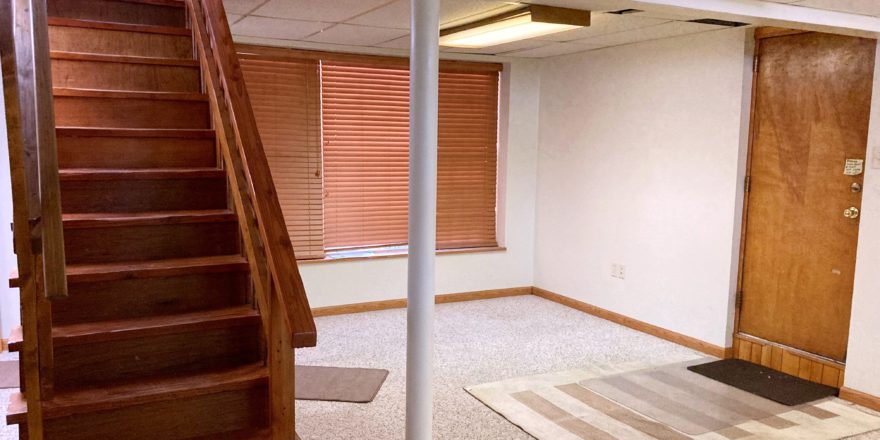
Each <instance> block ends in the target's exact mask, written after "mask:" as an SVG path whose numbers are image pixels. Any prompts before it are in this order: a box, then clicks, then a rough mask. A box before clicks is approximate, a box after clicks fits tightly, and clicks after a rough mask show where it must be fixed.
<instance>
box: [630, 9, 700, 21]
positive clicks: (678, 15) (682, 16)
mask: <svg viewBox="0 0 880 440" xmlns="http://www.w3.org/2000/svg"><path fill="white" fill-rule="evenodd" d="M636 15H639V16H641V17H647V18H658V19H662V20H678V21H687V20H694V19H699V18H714V17H712V13H710V12H702V11H697V10H692V11H688V10H684V9H681V10H678V11H676V12H667V11H650V10H645V11H643V12H639V13H638V14H636Z"/></svg>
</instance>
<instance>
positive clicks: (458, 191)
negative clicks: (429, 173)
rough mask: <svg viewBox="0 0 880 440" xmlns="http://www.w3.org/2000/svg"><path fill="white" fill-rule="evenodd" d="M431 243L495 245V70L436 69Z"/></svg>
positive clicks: (496, 73)
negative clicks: (433, 232)
mask: <svg viewBox="0 0 880 440" xmlns="http://www.w3.org/2000/svg"><path fill="white" fill-rule="evenodd" d="M439 101H440V110H439V132H438V144H439V147H438V150H437V247H438V248H439V249H451V248H468V247H486V246H497V241H496V238H495V202H496V195H495V194H496V192H495V186H496V175H497V164H498V72H471V73H465V72H441V73H440V93H439Z"/></svg>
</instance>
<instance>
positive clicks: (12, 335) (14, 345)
mask: <svg viewBox="0 0 880 440" xmlns="http://www.w3.org/2000/svg"><path fill="white" fill-rule="evenodd" d="M23 335H24V331H23V330H22V328H21V326H20V325H18V326H15V327H13V328H12V330H10V331H9V339H8V340H7V341H6V342H7V344H8V346H9V352H10V353H15V352H17V351H19V350H21V341H23V340H24V336H23Z"/></svg>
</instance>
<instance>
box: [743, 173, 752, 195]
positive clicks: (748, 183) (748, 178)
mask: <svg viewBox="0 0 880 440" xmlns="http://www.w3.org/2000/svg"><path fill="white" fill-rule="evenodd" d="M743 190H745V192H749V191H751V190H752V176H746V178H745V179H744V180H743Z"/></svg>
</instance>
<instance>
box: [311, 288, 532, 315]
mask: <svg viewBox="0 0 880 440" xmlns="http://www.w3.org/2000/svg"><path fill="white" fill-rule="evenodd" d="M531 293H532V288H531V287H511V288H508V289H492V290H479V291H476V292H463V293H447V294H443V295H437V296H436V297H435V300H434V301H435V302H436V303H437V304H445V303H453V302H461V301H476V300H480V299H493V298H504V297H508V296H522V295H530V294H531ZM405 307H406V299H404V298H401V299H390V300H386V301H372V302H365V303H357V304H344V305H340V306H328V307H316V308H313V309H312V315H313V316H315V317H318V316H333V315H347V314H349V313H363V312H375V311H377V310H388V309H402V308H405Z"/></svg>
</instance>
